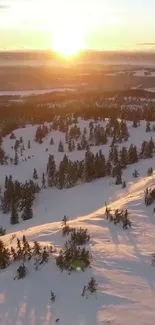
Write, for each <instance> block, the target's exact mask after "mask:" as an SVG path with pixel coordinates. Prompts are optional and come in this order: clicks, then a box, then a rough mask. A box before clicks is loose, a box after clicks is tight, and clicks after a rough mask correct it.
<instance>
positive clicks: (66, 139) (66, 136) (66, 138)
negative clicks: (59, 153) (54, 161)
mask: <svg viewBox="0 0 155 325" xmlns="http://www.w3.org/2000/svg"><path fill="white" fill-rule="evenodd" d="M65 142H66V143H68V131H66V134H65Z"/></svg>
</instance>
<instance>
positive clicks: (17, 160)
mask: <svg viewBox="0 0 155 325" xmlns="http://www.w3.org/2000/svg"><path fill="white" fill-rule="evenodd" d="M18 163H19V158H18V153H17V151H15V158H14V165H16V166H17V165H18Z"/></svg>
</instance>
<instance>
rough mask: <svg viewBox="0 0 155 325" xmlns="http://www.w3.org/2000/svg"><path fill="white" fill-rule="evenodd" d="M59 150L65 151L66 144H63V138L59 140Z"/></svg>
mask: <svg viewBox="0 0 155 325" xmlns="http://www.w3.org/2000/svg"><path fill="white" fill-rule="evenodd" d="M58 151H59V152H64V146H63V143H62V141H61V140H60V142H59V146H58Z"/></svg>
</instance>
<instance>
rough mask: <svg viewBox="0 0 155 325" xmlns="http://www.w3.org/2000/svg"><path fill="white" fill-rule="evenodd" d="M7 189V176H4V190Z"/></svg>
mask: <svg viewBox="0 0 155 325" xmlns="http://www.w3.org/2000/svg"><path fill="white" fill-rule="evenodd" d="M7 187H8V176H7V175H6V176H5V189H7Z"/></svg>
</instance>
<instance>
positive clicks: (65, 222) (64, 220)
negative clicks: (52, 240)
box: [61, 216, 69, 227]
mask: <svg viewBox="0 0 155 325" xmlns="http://www.w3.org/2000/svg"><path fill="white" fill-rule="evenodd" d="M68 220H69V219H68V217H66V216H64V217H63V219H62V220H61V226H62V227H66V226H67V222H68Z"/></svg>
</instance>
